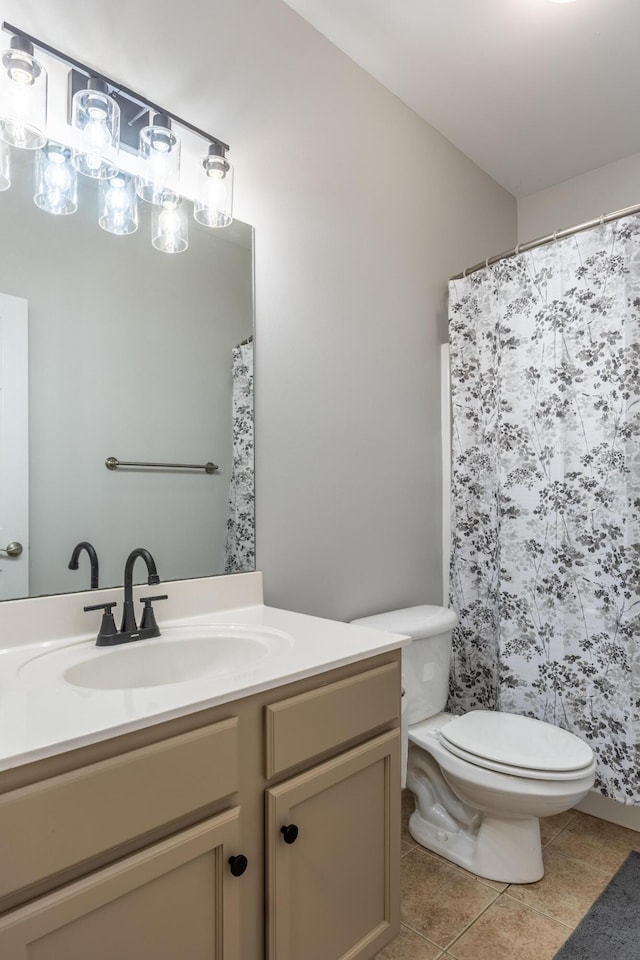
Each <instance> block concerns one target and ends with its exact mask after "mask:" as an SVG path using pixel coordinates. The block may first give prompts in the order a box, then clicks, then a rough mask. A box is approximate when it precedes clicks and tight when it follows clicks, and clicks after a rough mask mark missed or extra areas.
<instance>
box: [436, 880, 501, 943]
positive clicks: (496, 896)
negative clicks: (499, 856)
mask: <svg viewBox="0 0 640 960" xmlns="http://www.w3.org/2000/svg"><path fill="white" fill-rule="evenodd" d="M489 889H492V888H489ZM494 893H495V894H496V895H495V897H494V898H493V900H492V901H491V903H488V904H487V905H486V907H484V908H483V909H482V910H481V911H480V913H479V914H477V916H475V917H474V918H473V920H472V921H471V923H468V924H467V925H466V927H465V928H464V930H461V931H460V933H458V934H456V936H455V937H454V938H453V940H450V941H449V943H448V944H447V945H446V947H444V951H445V953H446V952H447V950H449V948H450V947H452V946H453V945H454V943H457V942H458V940H459V939H460V937H462V936H464V934H465V933H466V932H467V930H469V929H470V927H472V926H473V925H474V923H475V922H476V920H479V919H480V917H481V916H482V915H483V914H485V913H486V912H487V910H489V909H490V908H491V907H492V906H493V905H494V903H496V901H497V900H499V899H500V897H501V896H502V893H501V892H500V891H499V890H497V891H495V890H494Z"/></svg>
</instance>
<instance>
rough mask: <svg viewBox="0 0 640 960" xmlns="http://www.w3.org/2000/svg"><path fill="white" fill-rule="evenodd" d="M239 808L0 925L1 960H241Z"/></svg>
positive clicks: (98, 873) (100, 872)
mask: <svg viewBox="0 0 640 960" xmlns="http://www.w3.org/2000/svg"><path fill="white" fill-rule="evenodd" d="M238 816H239V810H238V808H232V809H231V810H229V811H227V812H225V813H223V814H220V815H219V816H217V817H212V818H210V819H209V820H205V821H204V822H203V823H201V824H198V826H196V827H192V828H191V829H189V830H185V831H181V832H180V833H178V834H176V835H175V836H173V837H171V838H170V839H168V840H165V841H163V842H161V843H157V844H153V845H152V846H150V847H148V848H146V849H145V850H143V851H142V852H140V853H137V854H134V855H133V856H130V857H125V858H124V859H123V860H119V861H117V862H116V863H115V864H113V865H112V866H110V867H106V868H104V869H102V870H98V871H96V872H95V873H92V874H91V875H90V876H89V877H87V878H85V879H82V880H78V881H76V882H75V883H71V884H67V885H66V886H64V887H62V888H61V889H60V890H58V891H56V892H54V893H52V894H49V895H48V896H45V897H40V898H38V899H37V900H35V901H33V902H32V903H30V904H28V905H27V906H26V907H23V908H21V909H18V910H15V911H13V912H12V913H10V914H8V915H7V916H6V917H5V918H3V919H2V920H0V957H3V958H5V960H9V958H11V960H14V958H15V960H27V958H29V960H61V958H64V960H86V958H87V957H91V958H92V960H113V958H114V957H120V958H123V960H129V958H130V960H134V958H135V960H145V958H147V957H148V958H149V960H152V958H153V960H177V958H179V957H185V958H187V957H188V958H189V960H223V958H224V960H240V954H239V918H240V908H239V887H238V881H237V879H236V878H235V877H232V876H231V874H230V873H229V868H228V866H227V859H228V856H229V851H230V850H233V849H236V847H237V843H238Z"/></svg>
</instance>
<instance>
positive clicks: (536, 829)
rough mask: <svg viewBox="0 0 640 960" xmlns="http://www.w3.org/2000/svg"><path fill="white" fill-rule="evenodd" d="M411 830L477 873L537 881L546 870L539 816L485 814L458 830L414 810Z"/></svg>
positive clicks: (421, 840) (420, 839) (429, 846)
mask: <svg viewBox="0 0 640 960" xmlns="http://www.w3.org/2000/svg"><path fill="white" fill-rule="evenodd" d="M409 833H410V834H411V836H412V837H413V839H414V840H416V841H417V843H419V844H420V846H422V847H425V848H426V849H427V850H433V851H434V853H439V854H440V856H442V857H445V858H446V859H447V860H451V862H452V863H457V864H458V865H459V866H461V867H464V868H465V869H466V870H469V871H470V872H471V873H475V874H476V876H478V877H484V878H485V879H487V880H497V881H499V882H501V883H535V881H536V880H540V879H541V878H542V876H543V874H544V867H543V864H542V846H541V843H540V822H539V820H538V818H537V817H527V818H524V819H521V820H520V819H518V820H514V819H506V818H503V817H494V816H488V815H485V816H484V817H482V820H481V821H480V824H479V826H478V825H476V826H473V827H469V828H465V827H460V829H457V830H455V831H450V830H446V829H444V828H443V827H435V826H434V825H433V824H432V823H429V822H428V821H427V820H424V819H423V818H422V817H421V816H420V811H419V810H417V809H416V810H414V812H413V813H412V814H411V817H410V819H409Z"/></svg>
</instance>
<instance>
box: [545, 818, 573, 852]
mask: <svg viewBox="0 0 640 960" xmlns="http://www.w3.org/2000/svg"><path fill="white" fill-rule="evenodd" d="M577 816H578V811H577V810H575V811H574V813H573V816H572V817H571V819H570V820H567V822H566V823H565V825H564V826H563V827H560V829H559V830H558V832H557V833H554V835H553V836H552V837H551V840H547V842H546V843H545V844H544V845H543V847H542V849H543V850H546V849H547V847H550V846H551V844H552V843H553V842H554V841H555V840H557V839H558V837H559V836H560V834H561V833H564V831H565V830H566V829H567V827H569V826H571V824H572V823H573V821H574V820H575V819H576V817H577Z"/></svg>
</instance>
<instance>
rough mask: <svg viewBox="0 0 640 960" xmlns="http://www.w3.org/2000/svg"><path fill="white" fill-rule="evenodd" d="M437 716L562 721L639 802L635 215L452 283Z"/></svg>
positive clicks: (625, 796) (615, 790) (638, 268)
mask: <svg viewBox="0 0 640 960" xmlns="http://www.w3.org/2000/svg"><path fill="white" fill-rule="evenodd" d="M449 294H450V296H449V330H450V357H451V360H450V364H451V402H452V418H453V419H452V518H451V519H452V550H451V588H450V589H451V596H450V600H451V604H452V606H453V607H454V609H455V610H456V611H457V613H458V616H459V620H460V623H459V627H458V629H457V630H456V633H455V637H454V657H453V665H452V672H451V677H452V680H451V691H450V708H451V709H452V710H453V711H454V712H460V711H466V710H470V709H474V708H488V709H500V710H505V711H507V712H512V713H520V714H525V715H527V716H531V717H537V718H539V719H541V720H546V721H549V722H550V723H553V724H556V725H558V726H561V727H564V728H566V729H568V730H571V731H572V732H574V733H575V734H577V735H578V736H580V737H582V738H583V739H585V740H586V741H587V742H588V743H589V744H590V745H591V747H592V749H593V750H594V752H595V754H596V757H597V760H598V773H597V779H596V786H597V788H598V789H599V790H600V791H601V792H602V793H603V794H604V795H605V796H608V797H611V798H614V799H617V800H621V801H623V802H626V803H639V802H640V772H639V771H640V750H639V744H640V713H639V704H640V322H639V318H640V218H638V217H626V218H625V219H621V220H618V221H615V222H613V223H611V224H607V225H601V226H598V227H596V228H595V229H591V230H587V231H584V232H583V233H579V234H574V235H573V236H571V237H569V238H567V239H564V240H562V241H555V242H553V243H550V244H547V245H544V246H540V247H538V248H535V249H532V250H530V251H528V252H526V253H522V254H519V255H517V256H515V257H512V258H509V259H503V260H501V261H500V262H498V263H496V264H495V265H494V266H490V267H485V268H483V269H481V270H479V271H477V272H475V273H473V274H471V275H469V276H468V277H465V278H463V279H461V280H455V281H452V282H451V284H450V290H449Z"/></svg>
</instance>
